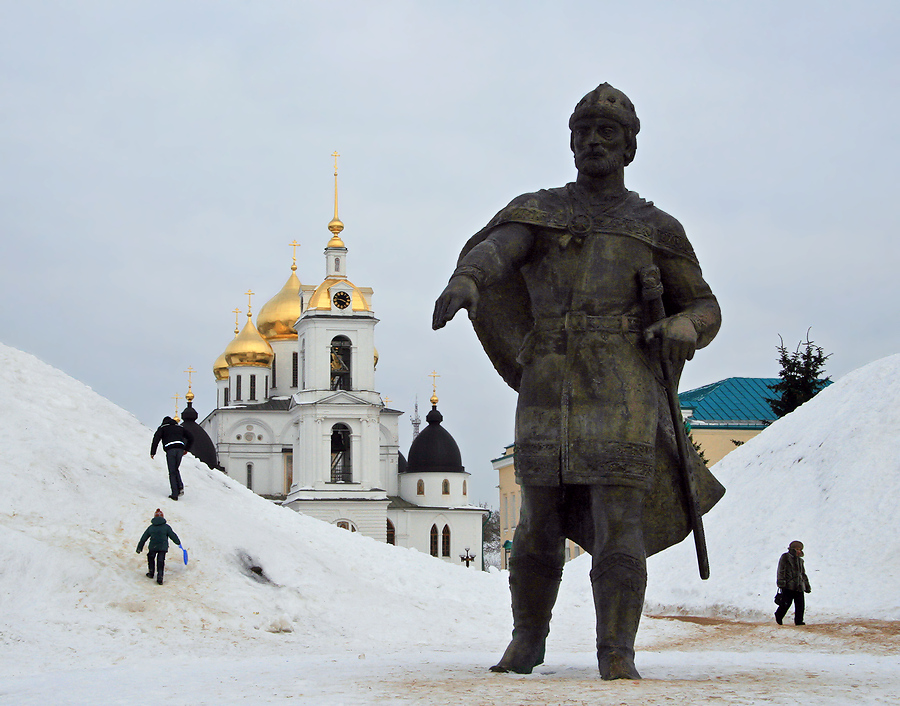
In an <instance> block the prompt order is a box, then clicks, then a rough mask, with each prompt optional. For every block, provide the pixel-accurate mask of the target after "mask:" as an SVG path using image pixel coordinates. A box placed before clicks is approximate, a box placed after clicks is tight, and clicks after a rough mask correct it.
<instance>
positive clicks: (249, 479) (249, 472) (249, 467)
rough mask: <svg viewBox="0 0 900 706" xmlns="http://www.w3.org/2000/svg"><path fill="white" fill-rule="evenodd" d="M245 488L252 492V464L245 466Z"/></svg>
mask: <svg viewBox="0 0 900 706" xmlns="http://www.w3.org/2000/svg"><path fill="white" fill-rule="evenodd" d="M247 487H248V488H249V489H250V490H253V464H252V463H248V464H247Z"/></svg>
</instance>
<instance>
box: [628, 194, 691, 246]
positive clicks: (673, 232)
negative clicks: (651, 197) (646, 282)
mask: <svg viewBox="0 0 900 706" xmlns="http://www.w3.org/2000/svg"><path fill="white" fill-rule="evenodd" d="M624 210H625V211H626V212H627V217H628V218H631V219H634V220H636V221H639V222H640V223H642V224H644V225H645V226H648V227H649V228H651V229H652V231H653V240H654V246H655V247H657V248H659V249H660V250H663V251H665V252H667V253H668V254H671V255H680V256H681V257H686V258H687V259H689V260H691V261H692V262H697V256H696V255H695V254H694V248H693V247H692V246H691V243H690V241H689V240H688V238H687V234H686V233H685V232H684V227H683V226H682V225H681V223H680V222H679V221H678V219H677V218H675V217H674V216H671V215H669V214H668V213H666V212H665V211H663V210H662V209H660V208H657V207H656V206H654V205H653V202H652V201H646V200H645V199H642V198H641V197H640V196H638V195H637V194H636V193H635V192H633V191H632V192H629V197H628V199H627V200H626V203H625V206H624Z"/></svg>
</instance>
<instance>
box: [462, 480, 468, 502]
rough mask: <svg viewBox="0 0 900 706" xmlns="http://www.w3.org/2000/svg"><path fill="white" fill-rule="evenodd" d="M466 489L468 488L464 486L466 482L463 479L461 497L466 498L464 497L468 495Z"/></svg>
mask: <svg viewBox="0 0 900 706" xmlns="http://www.w3.org/2000/svg"><path fill="white" fill-rule="evenodd" d="M467 488H468V486H467V485H466V480H465V478H464V479H463V497H466V495H467V494H468V491H467Z"/></svg>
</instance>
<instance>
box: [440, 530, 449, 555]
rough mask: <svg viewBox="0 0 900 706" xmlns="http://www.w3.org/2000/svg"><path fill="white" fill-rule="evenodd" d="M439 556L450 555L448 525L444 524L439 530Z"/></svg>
mask: <svg viewBox="0 0 900 706" xmlns="http://www.w3.org/2000/svg"><path fill="white" fill-rule="evenodd" d="M441 556H450V526H449V525H444V531H443V532H441Z"/></svg>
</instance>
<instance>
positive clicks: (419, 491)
mask: <svg viewBox="0 0 900 706" xmlns="http://www.w3.org/2000/svg"><path fill="white" fill-rule="evenodd" d="M416 495H425V481H424V480H421V479H419V481H418V482H417V483H416Z"/></svg>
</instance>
